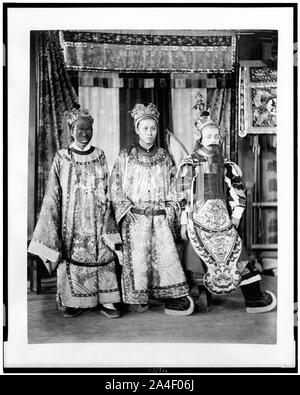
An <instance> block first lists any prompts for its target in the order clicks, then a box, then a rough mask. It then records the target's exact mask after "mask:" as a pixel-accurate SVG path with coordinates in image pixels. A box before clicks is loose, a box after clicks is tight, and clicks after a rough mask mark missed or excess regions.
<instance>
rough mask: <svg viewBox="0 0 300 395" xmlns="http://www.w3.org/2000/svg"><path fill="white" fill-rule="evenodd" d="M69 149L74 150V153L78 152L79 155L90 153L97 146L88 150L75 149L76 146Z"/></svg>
mask: <svg viewBox="0 0 300 395" xmlns="http://www.w3.org/2000/svg"><path fill="white" fill-rule="evenodd" d="M69 149H70V150H71V151H72V152H74V154H77V155H89V154H91V153H92V152H93V151H94V149H95V147H92V146H91V147H90V148H89V149H88V150H86V151H79V150H77V149H75V148H74V147H69Z"/></svg>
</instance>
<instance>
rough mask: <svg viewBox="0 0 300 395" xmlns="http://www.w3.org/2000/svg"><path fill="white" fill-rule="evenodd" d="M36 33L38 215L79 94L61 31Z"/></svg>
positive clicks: (65, 140)
mask: <svg viewBox="0 0 300 395" xmlns="http://www.w3.org/2000/svg"><path fill="white" fill-rule="evenodd" d="M36 34H37V52H38V60H37V61H38V131H37V166H38V175H37V215H38V213H39V211H40V208H41V203H42V200H43V197H44V192H45V188H46V183H47V178H48V172H49V169H50V166H51V163H52V160H53V157H54V154H55V152H56V151H57V150H58V149H60V148H61V147H63V146H65V145H67V143H68V135H67V132H66V131H64V127H63V114H64V111H66V110H69V109H71V108H72V107H73V105H74V103H75V102H77V95H76V92H75V90H74V89H73V87H72V85H71V83H70V80H69V77H68V74H67V70H66V67H65V61H64V57H63V52H62V48H61V46H60V39H59V32H58V31H39V32H37V33H36Z"/></svg>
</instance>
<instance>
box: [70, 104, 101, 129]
mask: <svg viewBox="0 0 300 395" xmlns="http://www.w3.org/2000/svg"><path fill="white" fill-rule="evenodd" d="M64 118H65V120H66V122H67V123H68V125H69V127H70V128H71V127H72V126H73V124H74V122H76V121H78V119H88V120H89V121H90V122H91V123H93V122H94V118H93V117H92V115H91V114H90V112H89V110H87V109H80V106H79V107H78V106H77V108H73V109H72V110H70V111H66V112H65V113H64Z"/></svg>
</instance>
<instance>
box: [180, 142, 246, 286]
mask: <svg viewBox="0 0 300 395" xmlns="http://www.w3.org/2000/svg"><path fill="white" fill-rule="evenodd" d="M178 174H179V178H178V185H177V191H178V193H180V195H179V198H180V199H181V200H182V199H183V200H184V201H185V202H186V212H188V217H189V219H188V226H187V228H188V234H189V239H190V242H191V243H192V246H193V248H194V250H195V252H196V254H197V255H198V256H199V258H200V259H201V260H202V261H203V262H204V263H205V265H206V268H207V273H206V275H205V276H204V284H205V286H206V287H207V288H208V289H209V290H210V291H211V292H212V293H216V294H219V293H228V292H231V291H233V290H234V289H236V287H237V286H238V285H239V284H240V282H241V274H240V270H239V268H238V260H239V257H240V254H241V252H242V242H241V239H240V237H239V235H238V233H237V231H236V229H235V228H234V226H233V225H232V223H231V220H230V216H229V211H228V207H230V214H231V216H235V217H236V218H240V217H241V215H242V212H243V210H244V207H245V190H244V187H243V185H242V183H241V172H240V170H239V167H238V166H237V165H236V164H234V163H232V162H230V163H226V164H224V163H223V158H222V156H221V155H219V154H217V153H216V154H214V155H208V154H206V153H205V152H204V151H203V150H202V149H201V148H200V149H199V150H198V151H196V152H195V153H193V154H192V155H190V156H189V157H187V158H186V159H184V161H183V162H182V164H181V167H180V170H179V173H178ZM227 205H229V206H227Z"/></svg>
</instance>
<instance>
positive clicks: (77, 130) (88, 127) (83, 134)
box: [72, 119, 93, 149]
mask: <svg viewBox="0 0 300 395" xmlns="http://www.w3.org/2000/svg"><path fill="white" fill-rule="evenodd" d="M72 136H73V137H74V140H75V143H76V144H77V145H78V147H80V148H81V149H84V148H85V147H86V146H87V145H88V143H89V142H90V141H91V139H92V137H93V127H92V123H91V121H89V120H88V119H78V121H76V123H75V125H74V129H73V132H72Z"/></svg>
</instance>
